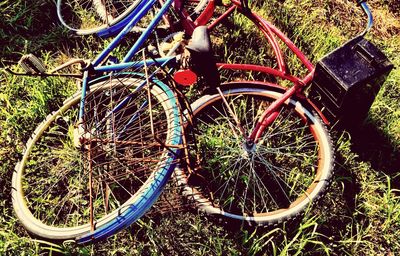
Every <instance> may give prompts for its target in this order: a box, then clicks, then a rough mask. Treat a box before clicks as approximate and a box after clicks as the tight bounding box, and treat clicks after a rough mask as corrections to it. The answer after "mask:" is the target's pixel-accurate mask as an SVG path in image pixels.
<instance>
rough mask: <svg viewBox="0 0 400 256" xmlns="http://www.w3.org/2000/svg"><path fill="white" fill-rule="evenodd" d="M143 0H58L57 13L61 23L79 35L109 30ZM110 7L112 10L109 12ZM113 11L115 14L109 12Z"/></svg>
mask: <svg viewBox="0 0 400 256" xmlns="http://www.w3.org/2000/svg"><path fill="white" fill-rule="evenodd" d="M141 1H142V0H120V1H110V0H105V1H104V2H103V1H102V0H79V1H71V0H57V14H58V18H59V20H60V21H61V23H62V24H63V25H64V26H65V27H67V28H68V29H70V30H72V31H74V32H75V33H77V34H78V35H90V34H95V33H98V32H100V31H107V30H108V28H110V27H112V26H114V25H116V24H118V23H119V22H121V21H122V20H123V19H125V18H126V17H127V16H128V15H129V14H130V13H131V12H132V11H134V10H135V8H136V7H137V6H138V4H139V3H140V2H141ZM114 2H118V3H114ZM116 6H117V7H116ZM108 9H112V11H110V12H108V11H107V10H108ZM111 12H113V13H114V14H113V15H111V14H108V13H111ZM64 13H66V15H64Z"/></svg>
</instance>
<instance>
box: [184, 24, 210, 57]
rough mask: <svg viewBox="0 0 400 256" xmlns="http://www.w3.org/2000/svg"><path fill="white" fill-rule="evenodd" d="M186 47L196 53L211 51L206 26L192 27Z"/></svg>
mask: <svg viewBox="0 0 400 256" xmlns="http://www.w3.org/2000/svg"><path fill="white" fill-rule="evenodd" d="M186 48H187V49H189V50H191V51H194V52H198V53H206V52H211V40H210V35H209V34H208V30H207V26H199V27H197V28H195V29H194V31H193V34H192V40H191V42H190V43H189V44H188V45H187V46H186Z"/></svg>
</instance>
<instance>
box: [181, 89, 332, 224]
mask: <svg viewBox="0 0 400 256" xmlns="http://www.w3.org/2000/svg"><path fill="white" fill-rule="evenodd" d="M223 95H224V97H225V99H226V100H227V102H228V103H229V106H230V108H231V110H228V107H226V103H224V102H223V100H222V97H221V96H220V95H219V94H216V95H212V96H204V97H203V98H201V99H199V100H198V101H196V102H195V103H193V105H192V110H193V118H192V119H193V123H194V127H188V128H189V129H191V130H193V131H194V132H189V133H188V134H189V136H188V145H189V149H190V150H189V152H190V153H189V158H190V159H191V161H197V163H196V165H195V167H197V169H198V170H196V168H192V169H194V170H196V171H192V172H191V173H190V174H189V172H188V171H187V169H186V168H177V169H176V170H175V175H176V177H177V179H178V183H179V184H180V185H182V186H183V187H184V189H183V194H184V195H185V197H186V198H188V199H189V200H190V201H192V202H193V203H194V205H195V206H196V207H197V208H198V209H199V210H200V211H204V212H206V213H208V214H212V215H222V216H225V217H228V218H233V219H237V220H241V221H245V222H248V223H250V224H256V225H268V224H275V223H280V222H283V221H285V220H288V219H292V218H294V217H295V216H297V215H298V214H300V213H301V212H303V211H304V210H305V209H306V208H307V207H308V206H309V205H310V204H311V203H312V202H314V201H316V200H317V199H318V198H319V197H320V196H321V195H322V194H323V192H324V190H325V189H326V187H327V186H328V183H329V180H330V178H331V175H332V172H333V166H334V154H333V147H332V143H331V139H330V136H329V133H328V131H327V129H326V127H325V126H324V124H323V123H322V122H321V120H320V119H319V118H318V117H317V116H316V115H315V114H314V113H313V111H311V110H309V109H307V107H306V106H307V104H305V103H304V102H303V101H301V100H298V99H294V98H291V99H289V100H287V101H286V102H285V104H284V105H283V106H282V108H281V109H280V112H279V116H278V117H277V118H276V119H275V121H274V122H273V123H272V124H271V125H270V126H269V127H268V129H267V130H265V131H264V133H263V134H262V137H261V140H260V141H259V142H258V143H257V144H255V145H254V146H251V145H248V144H246V140H245V139H244V136H242V135H241V132H240V129H238V127H237V125H236V123H235V121H234V120H233V117H232V114H231V112H230V111H233V112H234V113H235V115H236V116H237V118H238V119H239V120H240V123H241V125H242V127H243V129H244V130H245V131H246V132H247V133H248V131H251V130H252V129H253V128H254V125H255V121H257V120H258V118H259V116H260V114H261V113H262V112H263V111H264V110H265V109H266V107H267V106H268V105H269V104H270V103H271V102H272V101H274V100H275V99H278V98H279V97H280V96H281V95H282V93H281V92H277V91H274V90H269V89H260V88H243V86H242V88H237V89H230V90H227V91H224V92H223ZM193 134H194V135H193ZM247 136H248V134H247ZM194 145H195V146H194ZM196 148H197V149H198V150H195V149H196ZM199 150H200V151H201V152H200V153H199V152H196V151H199ZM198 159H200V160H198ZM192 167H193V166H192Z"/></svg>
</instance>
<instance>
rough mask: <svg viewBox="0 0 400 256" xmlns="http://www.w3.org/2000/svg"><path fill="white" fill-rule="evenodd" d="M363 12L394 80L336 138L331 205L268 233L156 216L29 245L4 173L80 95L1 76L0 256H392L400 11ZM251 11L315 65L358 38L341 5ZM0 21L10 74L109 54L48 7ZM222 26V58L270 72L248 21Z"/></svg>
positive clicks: (380, 5) (348, 10)
mask: <svg viewBox="0 0 400 256" xmlns="http://www.w3.org/2000/svg"><path fill="white" fill-rule="evenodd" d="M369 2H370V3H371V6H372V7H373V11H374V14H375V16H376V21H377V23H376V26H375V27H374V29H373V31H372V33H371V34H369V35H368V39H370V40H372V41H373V42H374V43H375V44H377V45H379V47H380V48H381V49H382V50H383V51H384V52H385V53H386V55H387V56H388V57H389V59H390V60H391V61H392V62H393V63H394V64H395V69H394V70H393V71H392V72H391V74H390V75H389V77H388V78H387V81H386V83H385V84H384V85H383V87H382V89H381V91H380V93H379V94H378V95H377V97H376V100H375V102H374V104H373V105H372V107H371V110H370V112H369V117H368V119H367V121H366V123H365V124H364V126H363V127H362V128H361V130H360V131H359V132H358V133H348V132H337V131H333V135H334V141H335V146H336V149H337V159H336V175H335V176H334V178H333V183H332V185H331V188H330V189H329V190H328V193H327V194H326V195H325V196H324V197H323V198H322V199H321V200H320V202H319V204H318V205H317V206H315V207H312V208H310V209H309V210H308V211H307V213H306V214H305V215H304V217H302V218H300V219H299V220H297V221H292V222H288V223H285V224H281V225H277V226H276V227H258V228H254V227H253V228H252V227H247V226H242V225H240V224H238V223H226V222H225V221H223V220H218V219H214V218H210V217H208V216H202V215H199V214H197V213H195V212H191V211H189V212H175V213H173V212H170V213H167V214H157V213H154V214H152V215H151V216H147V217H145V218H143V219H142V220H141V221H139V222H138V223H136V224H133V225H132V226H131V227H130V228H128V229H127V230H124V231H122V232H120V233H118V234H117V235H116V236H113V237H111V238H109V239H108V240H106V241H104V242H100V243H97V244H95V245H89V246H85V247H79V246H76V245H74V244H73V243H68V242H66V243H63V244H52V243H48V242H43V241H40V240H35V239H34V238H31V237H30V236H29V234H28V233H27V232H26V231H25V229H24V228H23V227H22V226H21V225H20V224H19V223H18V221H17V220H16V218H15V217H14V214H13V211H12V206H11V198H10V190H11V187H10V183H11V176H12V172H13V169H14V166H15V164H16V163H17V161H18V159H19V158H20V157H21V153H22V150H23V147H24V144H25V143H26V141H27V140H28V138H29V136H30V134H31V133H32V131H33V130H34V129H35V126H36V125H37V124H38V123H39V122H40V121H41V120H43V119H44V118H45V117H46V115H47V114H49V113H50V112H51V111H54V110H55V109H57V107H58V106H60V104H61V103H62V100H63V99H65V98H66V97H67V96H68V95H71V94H72V93H73V92H74V91H75V89H76V88H75V83H74V82H73V81H68V80H66V79H60V78H48V79H38V78H26V77H14V76H11V75H9V74H7V73H6V72H5V71H4V70H1V71H0V72H1V76H0V189H1V193H0V210H1V213H0V254H1V255H16V254H25V255H47V254H65V255H160V254H164V255H221V254H225V253H227V254H231V255H243V254H249V255H257V254H265V255H397V254H399V253H400V242H399V239H398V238H399V237H400V197H399V195H400V191H399V189H400V178H399V174H398V173H399V172H400V167H399V166H400V108H399V106H400V98H399V95H400V68H399V66H400V57H399V56H400V24H399V20H400V12H399V10H400V9H399V5H398V1H396V0H388V1H383V0H373V1H372V0H371V1H369ZM253 6H254V8H256V9H257V12H258V13H260V14H262V15H263V16H264V17H266V18H268V20H270V21H272V22H273V23H274V24H276V26H277V27H279V28H280V29H282V31H284V33H285V34H287V35H289V37H290V38H291V39H292V40H293V41H294V42H295V43H296V45H298V46H299V47H300V48H301V50H302V51H304V52H305V53H306V55H307V56H309V57H310V59H311V60H312V61H313V62H315V61H316V60H318V59H319V58H321V57H322V56H324V55H325V54H327V53H328V52H329V51H331V50H333V49H334V48H336V47H337V46H339V45H341V44H342V43H343V42H345V41H346V40H348V39H350V38H351V36H353V35H355V34H357V32H358V31H361V30H362V26H363V22H362V21H363V18H362V17H363V16H362V13H361V11H359V10H358V9H357V8H354V4H353V2H350V1H347V0H340V1H336V0H328V1H311V0H303V1H295V0H286V1H277V0H276V1H253ZM0 14H1V17H2V19H1V21H0V45H2V48H1V49H0V55H1V63H2V66H4V65H9V64H10V63H11V64H12V62H14V63H15V62H16V61H17V60H18V59H19V57H20V56H21V55H22V54H25V53H27V52H33V53H35V54H37V55H40V56H42V58H43V59H45V62H46V64H47V65H49V66H55V65H56V64H59V63H61V62H63V61H64V60H65V59H67V58H69V57H70V56H79V57H85V58H92V57H93V56H95V53H96V52H97V51H98V49H100V48H101V47H102V46H103V45H105V44H106V42H101V41H100V40H98V39H96V38H94V37H85V39H82V38H79V37H72V36H71V35H69V34H68V33H66V31H65V29H63V28H61V27H60V26H59V25H58V23H57V22H56V16H55V6H54V4H53V1H50V0H40V1H22V0H17V1H8V0H6V1H3V2H1V3H0ZM230 23H232V24H234V25H235V30H234V32H233V33H231V32H229V31H224V30H223V29H221V32H220V34H218V38H213V39H214V40H215V42H217V43H216V49H217V54H218V55H219V56H220V57H221V58H223V59H225V60H228V61H242V62H252V63H261V64H271V65H274V64H273V63H274V62H273V58H272V57H271V56H269V54H270V53H271V49H269V48H266V49H264V48H262V47H260V45H261V43H260V41H258V40H256V39H254V38H255V37H254V34H252V29H251V26H250V25H249V23H248V22H247V21H246V20H244V19H241V18H240V17H238V18H236V19H235V20H234V21H232V20H231V21H230ZM239 26H241V27H242V28H241V29H239ZM236 29H237V30H236ZM218 42H219V43H218ZM238 45H239V46H242V47H239V48H238V47H237V46H238ZM249 49H252V50H249ZM234 50H235V51H234ZM120 51H122V50H121V49H120V50H119V51H118V52H117V54H119V52H120ZM233 52H235V53H234V54H233ZM288 62H289V66H290V67H291V71H293V72H294V73H297V74H299V73H300V74H301V72H303V70H302V68H301V67H300V66H299V63H298V62H297V61H296V60H295V58H294V57H293V56H291V55H289V57H288ZM251 76H256V75H255V74H252V75H251Z"/></svg>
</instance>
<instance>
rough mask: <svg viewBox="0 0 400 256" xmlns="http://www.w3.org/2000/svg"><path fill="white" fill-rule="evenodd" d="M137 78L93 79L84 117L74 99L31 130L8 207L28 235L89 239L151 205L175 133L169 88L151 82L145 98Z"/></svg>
mask: <svg viewBox="0 0 400 256" xmlns="http://www.w3.org/2000/svg"><path fill="white" fill-rule="evenodd" d="M142 81H143V78H134V77H132V76H131V77H128V78H127V77H108V78H105V79H100V80H97V81H96V82H95V83H92V85H91V90H90V93H89V94H88V95H87V96H86V98H85V99H86V104H85V115H84V120H81V121H80V120H78V112H79V101H80V96H74V97H72V98H70V99H69V100H67V101H66V102H65V104H64V105H63V106H62V107H61V108H60V109H59V110H57V111H55V112H54V113H52V114H51V115H49V116H48V117H47V118H46V120H45V121H44V122H42V123H41V124H40V125H39V126H38V127H37V128H36V130H35V131H34V133H33V136H32V138H31V139H30V140H29V141H28V143H27V145H26V150H25V152H24V154H23V158H22V161H21V162H20V163H19V164H18V165H17V166H16V170H15V172H14V174H13V180H12V188H13V189H12V199H13V207H14V209H15V212H16V215H17V217H18V219H19V220H20V221H21V223H22V224H23V226H25V228H26V229H27V230H28V231H29V232H31V233H33V234H35V235H37V236H40V237H42V238H45V239H51V240H67V239H76V240H77V242H78V243H86V242H92V241H96V240H99V239H103V238H106V237H108V236H110V235H112V234H114V233H115V232H117V231H118V230H120V229H122V228H124V227H126V226H128V225H129V224H131V223H132V222H133V221H135V220H136V219H138V218H139V217H141V215H143V214H144V212H145V211H146V210H147V209H148V208H149V207H150V206H151V205H152V204H153V203H154V202H155V200H156V199H157V197H158V195H159V194H160V193H161V191H162V188H163V186H164V185H165V183H166V182H167V180H168V178H169V177H170V175H171V173H172V171H173V168H174V165H175V160H176V158H177V156H178V155H179V150H178V149H177V147H176V146H177V145H179V144H180V141H181V128H180V124H179V117H178V110H177V106H176V101H175V98H174V96H173V94H172V92H171V91H170V90H169V89H168V87H166V86H165V85H163V84H162V83H161V82H159V81H154V84H153V85H152V88H151V91H150V93H148V90H147V89H146V87H144V88H142V89H140V88H139V87H138V85H139V84H141V83H142ZM152 131H154V133H152ZM166 145H167V146H168V147H172V148H167V146H166ZM174 146H175V147H174Z"/></svg>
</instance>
